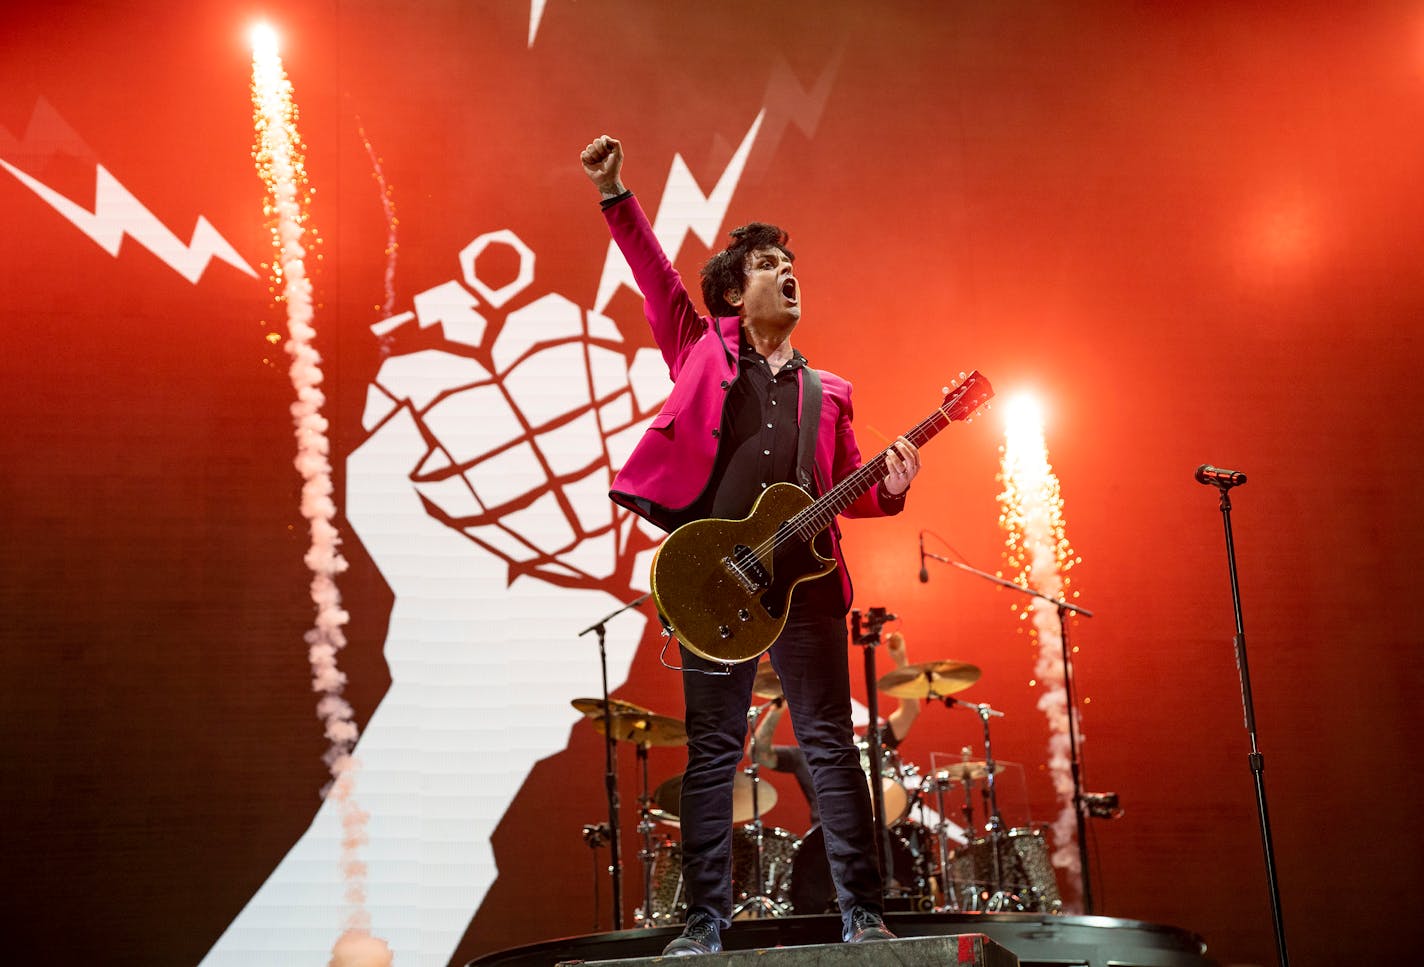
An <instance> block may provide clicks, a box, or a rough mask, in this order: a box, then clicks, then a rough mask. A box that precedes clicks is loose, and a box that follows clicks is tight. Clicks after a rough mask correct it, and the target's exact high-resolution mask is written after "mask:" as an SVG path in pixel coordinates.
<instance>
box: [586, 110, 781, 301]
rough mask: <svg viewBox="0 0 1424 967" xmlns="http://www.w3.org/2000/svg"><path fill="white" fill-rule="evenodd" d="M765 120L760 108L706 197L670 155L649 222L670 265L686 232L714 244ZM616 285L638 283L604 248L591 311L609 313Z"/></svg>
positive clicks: (616, 253) (610, 250)
mask: <svg viewBox="0 0 1424 967" xmlns="http://www.w3.org/2000/svg"><path fill="white" fill-rule="evenodd" d="M765 116H766V111H765V109H763V110H762V111H761V112H760V113H759V114H757V116H756V120H755V121H753V122H752V126H751V128H750V129H749V130H748V131H747V133H746V136H745V137H744V138H742V143H741V144H740V145H739V146H738V147H737V150H736V152H735V153H734V154H733V155H732V160H731V161H729V162H728V163H727V170H726V171H724V172H722V177H721V178H720V179H718V181H717V186H716V187H715V188H713V189H712V192H711V194H703V192H702V189H701V188H700V187H698V185H697V179H695V178H694V177H693V176H692V171H691V170H690V169H689V168H688V167H687V162H686V161H683V160H682V155H680V154H678V155H674V156H673V159H672V169H671V170H670V171H669V172H668V180H667V186H666V187H665V188H663V197H662V201H660V202H658V214H657V217H656V218H655V219H654V220H653V234H654V235H656V236H657V239H658V242H659V243H660V244H661V245H662V247H663V251H665V252H667V253H668V258H669V259H670V260H672V261H674V262H675V261H677V253H678V251H679V250H681V248H682V243H683V241H684V240H685V239H686V238H687V233H688V232H692V233H694V234H695V235H696V236H697V237H698V238H700V239H702V242H703V244H704V245H709V246H710V245H712V244H713V243H714V242H715V241H716V238H717V232H718V230H719V229H720V228H721V227H722V219H724V218H726V217H727V206H728V205H729V204H731V202H732V192H733V191H735V190H736V188H737V182H738V181H739V180H740V179H741V177H742V169H743V168H745V167H746V165H747V155H749V154H751V150H752V143H753V142H754V141H756V136H757V131H758V130H760V129H761V122H762V118H764V117H765ZM620 285H626V286H628V288H630V289H632V290H633V291H634V292H637V291H638V286H637V283H635V282H634V281H633V270H632V269H630V268H628V262H627V260H626V259H624V258H623V256H622V254H621V253H620V252H619V251H618V247H617V246H616V245H614V244H613V243H609V246H608V255H607V256H606V257H605V258H604V260H603V276H602V278H601V279H600V280H599V283H598V298H596V299H594V302H593V306H594V311H595V312H598V313H600V314H601V313H602V312H603V310H605V309H606V308H608V303H609V301H610V300H611V299H612V298H613V295H614V293H616V292H617V291H618V287H619V286H620Z"/></svg>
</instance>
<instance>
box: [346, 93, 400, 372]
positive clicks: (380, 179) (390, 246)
mask: <svg viewBox="0 0 1424 967" xmlns="http://www.w3.org/2000/svg"><path fill="white" fill-rule="evenodd" d="M356 131H357V133H358V134H360V136H361V143H362V144H363V145H365V146H366V156H367V157H369V158H370V159H371V176H372V177H374V178H375V179H376V185H377V187H379V188H380V189H381V212H382V213H383V214H384V215H385V216H386V275H385V290H384V295H385V301H384V302H383V303H382V304H381V318H382V319H389V318H390V317H391V314H392V313H393V312H394V311H395V305H396V252H397V250H398V248H399V245H398V244H397V241H396V226H397V225H399V224H400V221H399V219H397V218H396V203H395V199H394V198H393V197H392V196H391V186H390V183H389V182H387V181H386V172H385V170H384V169H383V168H382V167H381V158H380V156H379V155H377V154H376V149H375V148H374V147H372V146H371V139H370V138H368V137H366V128H365V126H364V125H362V124H361V119H360V118H359V117H358V118H357V119H356ZM389 342H390V339H389V337H382V339H381V348H382V351H383V353H384V354H389V352H390V347H389V345H388V344H389Z"/></svg>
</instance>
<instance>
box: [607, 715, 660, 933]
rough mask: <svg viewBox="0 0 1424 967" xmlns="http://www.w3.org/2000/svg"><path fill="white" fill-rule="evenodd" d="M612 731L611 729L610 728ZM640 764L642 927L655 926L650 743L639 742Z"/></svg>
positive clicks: (639, 820) (639, 857)
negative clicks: (649, 788)
mask: <svg viewBox="0 0 1424 967" xmlns="http://www.w3.org/2000/svg"><path fill="white" fill-rule="evenodd" d="M609 731H611V730H609ZM638 766H639V771H640V772H641V773H642V777H643V793H642V795H640V796H639V797H638V835H639V836H641V837H642V838H643V846H642V848H641V849H639V850H638V859H639V860H641V861H642V863H643V919H642V922H640V923H639V924H638V926H640V927H655V926H657V924H656V923H654V922H653V857H654V856H656V855H657V854H655V853H654V852H653V829H654V826H653V817H652V811H651V806H652V803H653V797H652V796H651V795H649V794H648V743H646V742H639V743H638Z"/></svg>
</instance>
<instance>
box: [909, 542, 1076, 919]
mask: <svg viewBox="0 0 1424 967" xmlns="http://www.w3.org/2000/svg"><path fill="white" fill-rule="evenodd" d="M922 553H923V554H924V556H925V557H926V558H929V559H932V560H936V561H939V562H940V563H941V564H948V565H950V566H952V567H957V568H959V569H960V570H961V571H968V572H969V573H970V574H973V575H976V576H978V577H981V578H983V579H984V580H986V581H992V582H993V583H995V584H998V585H1000V586H1002V587H1006V588H1008V589H1009V590H1011V591H1017V592H1019V593H1020V594H1027V595H1028V596H1029V597H1031V598H1040V599H1042V600H1044V601H1047V602H1048V603H1049V604H1052V605H1053V606H1054V607H1055V608H1057V609H1058V640H1059V643H1060V644H1061V645H1062V646H1063V691H1064V698H1065V700H1066V702H1067V705H1068V754H1069V762H1070V764H1071V771H1072V774H1073V815H1074V816H1075V817H1076V818H1077V820H1078V866H1079V868H1080V869H1081V870H1082V883H1083V912H1084V913H1085V914H1088V915H1090V916H1091V915H1092V913H1093V878H1092V876H1091V875H1090V874H1089V871H1088V836H1087V831H1088V830H1087V822H1086V815H1085V814H1086V812H1087V808H1088V807H1087V804H1086V803H1085V801H1084V794H1083V767H1082V763H1081V762H1080V761H1079V759H1078V702H1077V700H1076V699H1075V698H1074V697H1073V652H1072V649H1070V648H1069V647H1068V612H1070V611H1071V612H1073V613H1074V614H1080V615H1082V616H1083V617H1085V618H1091V617H1092V616H1093V612H1091V611H1089V610H1088V609H1087V608H1083V607H1079V606H1078V605H1076V604H1070V603H1069V602H1067V601H1064V600H1063V599H1061V598H1053V597H1049V596H1048V595H1046V594H1044V593H1043V592H1042V591H1036V590H1034V589H1033V588H1026V587H1023V586H1022V585H1019V584H1015V583H1014V582H1012V581H1005V580H1004V579H1003V578H1001V577H998V576H996V575H993V574H989V573H987V572H985V571H981V570H979V569H978V568H977V567H970V566H969V565H968V564H965V563H963V562H962V561H952V560H950V559H949V558H947V557H941V556H940V555H938V554H931V553H929V552H928V551H923V552H922Z"/></svg>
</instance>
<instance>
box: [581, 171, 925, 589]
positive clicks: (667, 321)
mask: <svg viewBox="0 0 1424 967" xmlns="http://www.w3.org/2000/svg"><path fill="white" fill-rule="evenodd" d="M604 217H605V218H606V219H607V220H608V228H609V231H610V232H611V233H612V235H613V241H614V242H615V243H616V244H617V245H618V248H619V250H620V251H622V253H623V257H624V258H625V259H627V260H628V265H629V267H630V268H631V269H632V270H633V277H634V279H636V280H637V282H638V287H639V288H640V289H641V290H642V292H643V299H644V304H643V312H644V314H645V315H646V316H647V318H648V323H649V325H650V326H651V327H652V331H653V338H654V340H655V341H656V342H657V344H658V348H659V349H660V350H661V351H662V354H663V359H665V360H666V361H667V364H668V375H669V376H670V377H671V378H672V383H673V386H672V392H671V394H670V395H669V396H668V398H667V402H665V403H664V404H663V408H662V410H661V411H660V412H659V413H658V415H657V416H656V417H654V418H653V422H652V424H651V425H650V426H649V427H648V430H647V432H645V433H644V434H643V437H642V439H641V440H639V441H638V445H637V446H636V447H634V448H633V452H632V454H630V455H629V457H628V460H627V461H626V462H625V463H624V464H623V468H622V469H621V470H620V471H619V472H618V474H617V476H616V477H614V479H613V487H612V490H611V491H610V492H609V497H611V498H612V499H613V500H614V501H615V502H617V503H618V504H621V505H622V506H624V507H628V508H629V509H631V510H633V511H634V512H635V513H638V514H641V515H642V516H644V517H646V518H647V519H648V520H650V521H652V522H653V523H654V524H657V525H658V526H660V527H663V528H664V529H666V528H667V526H668V524H667V519H666V515H664V514H663V513H661V512H663V511H678V510H681V509H683V508H685V507H687V506H688V505H690V504H691V503H692V502H693V501H695V500H696V499H697V498H698V497H699V496H700V495H701V494H702V492H703V490H704V489H705V488H706V486H707V482H708V478H709V477H710V476H711V475H712V467H713V463H714V461H715V460H716V456H717V434H718V432H719V431H720V429H721V426H722V408H723V405H724V403H725V402H726V399H727V390H728V389H729V388H730V387H731V385H732V380H734V379H735V378H736V376H737V352H738V350H739V339H740V332H739V330H740V320H739V319H738V318H737V317H735V316H730V317H720V318H709V317H706V316H702V315H700V314H699V313H698V312H697V308H696V306H694V305H693V302H692V299H691V297H689V295H688V293H687V289H686V287H685V286H684V285H683V282H682V277H681V276H680V275H679V274H678V272H677V270H676V269H675V268H673V266H672V263H671V262H669V261H668V257H667V255H666V254H665V253H664V252H663V249H662V246H661V245H659V244H658V240H657V238H656V237H655V236H654V235H653V229H652V226H651V225H650V224H649V223H648V218H647V216H646V215H645V214H644V213H643V208H642V206H641V205H639V204H638V200H637V199H636V198H632V197H629V198H627V199H625V200H623V201H620V202H618V203H616V204H614V205H611V206H609V207H608V208H607V209H605V211H604ZM817 372H818V373H819V374H820V377H821V385H822V391H821V414H820V422H819V424H818V426H817V434H816V457H815V465H816V476H817V480H818V484H819V485H820V486H821V488H823V489H824V488H827V487H829V486H830V485H831V484H833V483H835V482H836V481H838V480H840V479H842V478H843V477H845V476H846V475H847V474H849V473H851V472H852V471H853V470H855V468H857V467H859V466H860V464H861V458H860V448H859V447H858V446H857V445H856V441H855V432H854V431H853V430H852V429H851V416H852V409H851V399H850V397H851V385H850V382H849V381H848V380H845V379H842V378H841V377H839V376H837V375H835V374H834V373H829V372H826V371H825V370H817ZM800 375H801V374H800V371H798V372H797V380H798V385H799V384H800ZM797 411H798V413H799V412H800V407H799V406H798V410H797ZM879 489H880V488H878V487H872V488H871V489H870V490H869V491H868V492H866V493H865V494H862V495H861V497H860V498H859V499H857V500H856V501H855V502H854V503H853V504H851V506H850V507H848V508H846V510H845V512H844V513H845V516H847V517H878V516H886V515H889V514H897V513H899V512H900V510H901V509H902V508H903V506H904V502H903V501H898V500H897V501H893V502H890V501H887V502H886V503H885V504H882V503H881V501H880V498H879V496H878V494H879ZM649 505H651V507H650V506H649ZM831 532H832V533H831V536H832V539H833V546H834V548H835V555H836V560H837V562H838V563H839V564H840V574H841V581H842V584H843V585H844V588H845V598H846V601H847V602H849V601H850V595H851V585H850V579H849V576H848V575H847V573H846V568H845V561H844V559H843V558H842V556H841V550H840V540H839V534H838V533H837V529H836V528H835V527H832V528H831Z"/></svg>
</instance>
